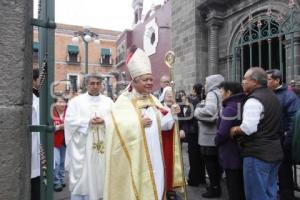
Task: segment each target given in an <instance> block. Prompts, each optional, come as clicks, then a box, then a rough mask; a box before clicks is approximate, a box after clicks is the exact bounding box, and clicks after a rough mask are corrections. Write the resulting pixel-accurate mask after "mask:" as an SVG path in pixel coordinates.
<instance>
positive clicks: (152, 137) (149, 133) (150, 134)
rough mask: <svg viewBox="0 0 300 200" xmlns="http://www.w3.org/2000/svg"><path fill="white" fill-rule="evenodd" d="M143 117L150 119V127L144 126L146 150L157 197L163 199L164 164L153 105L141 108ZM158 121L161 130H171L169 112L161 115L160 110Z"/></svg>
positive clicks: (171, 124)
mask: <svg viewBox="0 0 300 200" xmlns="http://www.w3.org/2000/svg"><path fill="white" fill-rule="evenodd" d="M142 114H143V115H144V117H149V118H150V119H151V120H152V124H151V126H150V127H147V128H145V133H146V139H147V145H148V151H149V154H150V160H151V164H152V169H153V174H154V180H155V184H156V189H157V194H158V199H160V200H161V199H163V193H164V188H165V177H164V165H163V157H162V146H161V143H160V136H161V132H159V129H158V124H157V120H156V111H155V110H154V108H153V107H148V108H147V109H142ZM159 114H160V123H161V129H162V130H163V131H167V130H171V129H172V127H173V125H174V118H173V116H172V115H171V112H168V114H167V115H165V116H163V115H162V114H161V113H160V112H159Z"/></svg>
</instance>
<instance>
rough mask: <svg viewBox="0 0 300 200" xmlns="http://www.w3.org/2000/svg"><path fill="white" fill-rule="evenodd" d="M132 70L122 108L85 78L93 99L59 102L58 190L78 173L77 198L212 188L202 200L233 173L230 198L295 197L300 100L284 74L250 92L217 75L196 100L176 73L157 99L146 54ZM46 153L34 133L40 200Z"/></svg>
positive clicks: (161, 195) (252, 74) (251, 75)
mask: <svg viewBox="0 0 300 200" xmlns="http://www.w3.org/2000/svg"><path fill="white" fill-rule="evenodd" d="M126 64H127V66H128V70H129V73H130V76H131V78H132V81H131V83H130V84H129V86H128V87H127V88H126V90H125V91H124V92H123V93H122V94H121V95H120V96H119V97H118V98H117V100H116V101H115V102H114V101H112V100H111V99H110V98H108V97H106V96H104V95H102V94H101V77H100V76H98V75H97V74H90V75H88V76H87V77H86V78H85V81H86V87H87V92H85V93H83V94H80V95H78V96H76V97H74V98H72V99H71V100H69V101H68V102H67V101H66V100H65V99H64V98H63V97H62V96H59V95H58V96H57V98H56V99H55V106H54V107H53V124H54V127H55V133H54V191H56V192H59V191H62V190H63V188H64V187H65V186H66V184H65V182H64V178H65V171H68V174H69V181H68V188H69V190H70V192H71V200H100V199H105V200H115V199H116V200H117V199H122V200H132V199H153V200H154V199H157V200H162V199H178V194H179V193H181V194H182V195H181V196H183V197H185V198H186V184H187V185H189V186H192V187H197V186H199V185H207V187H206V190H207V191H206V192H205V193H203V194H202V197H203V198H216V197H220V196H221V193H222V188H221V184H220V182H221V179H222V176H224V175H223V174H225V177H226V187H227V191H228V196H229V199H230V200H243V199H247V200H259V199H261V200H268V199H270V200H273V199H274V200H275V199H277V195H278V194H277V193H278V192H279V197H280V199H281V200H290V199H295V197H294V182H293V181H294V180H293V171H292V165H293V163H294V162H299V160H300V159H299V154H297V153H293V152H300V149H299V145H300V144H299V142H300V133H299V134H297V133H298V130H299V124H297V123H295V122H298V121H299V120H300V111H299V107H300V100H299V97H298V96H297V95H296V93H295V92H294V91H293V86H292V85H291V86H290V87H289V86H287V85H286V84H284V83H283V75H282V72H280V71H279V70H276V69H274V70H269V71H265V70H264V69H262V68H259V67H252V68H250V69H249V70H248V71H247V72H246V73H245V74H244V77H243V80H242V84H241V83H239V82H232V81H227V80H225V78H224V77H223V76H222V75H220V74H214V75H210V76H208V77H206V79H205V83H204V84H201V83H197V84H195V85H193V87H192V91H191V93H190V94H188V93H187V92H185V91H183V90H180V91H178V92H177V93H176V94H174V93H173V89H172V85H171V84H170V83H171V80H170V78H169V76H167V75H164V76H162V77H161V79H160V85H161V88H160V89H159V90H157V91H154V92H153V91H152V88H153V76H152V71H151V64H150V60H149V58H148V56H147V55H146V54H145V53H144V52H143V51H142V50H141V49H138V48H132V49H131V51H130V53H129V56H128V58H127V60H126ZM38 77H39V75H38V70H34V73H33V87H34V89H33V107H32V108H33V112H32V113H33V115H32V123H33V124H39V120H38V110H39V108H38V107H39V105H38V89H37V88H38V84H39V78H38ZM152 94H153V95H152ZM297 138H298V139H297ZM182 142H186V143H187V144H188V158H189V173H188V177H187V181H186V178H185V176H184V173H183V163H182V155H181V153H182V152H181V144H182ZM38 147H39V135H38V133H32V175H31V178H32V179H31V188H32V199H39V181H40V178H39V168H40V165H39V163H40V161H39V159H40V158H39V148H38ZM206 176H208V180H207V179H206Z"/></svg>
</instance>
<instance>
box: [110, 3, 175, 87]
mask: <svg viewBox="0 0 300 200" xmlns="http://www.w3.org/2000/svg"><path fill="white" fill-rule="evenodd" d="M132 7H133V9H134V14H135V15H134V16H135V17H134V25H133V28H132V30H125V31H124V32H123V33H122V34H121V35H120V37H119V39H118V40H117V59H116V68H117V70H118V71H119V73H120V75H121V74H122V75H124V74H125V72H126V79H127V80H128V79H130V77H129V75H128V73H127V69H126V64H125V60H126V57H127V53H128V49H129V48H130V47H131V46H132V45H136V46H137V47H139V48H141V49H143V50H145V51H146V53H147V55H148V56H149V58H150V61H151V64H152V73H153V76H154V90H156V89H158V88H159V79H160V77H161V76H162V75H168V74H169V71H168V68H167V66H166V65H165V64H164V57H165V54H166V52H167V51H169V50H171V2H170V1H165V3H164V4H163V5H157V6H153V7H152V8H151V10H150V11H149V12H148V13H147V14H146V16H142V9H143V1H142V0H133V3H132ZM120 78H122V77H121V76H119V79H120ZM123 78H124V76H123ZM120 87H123V86H122V85H120Z"/></svg>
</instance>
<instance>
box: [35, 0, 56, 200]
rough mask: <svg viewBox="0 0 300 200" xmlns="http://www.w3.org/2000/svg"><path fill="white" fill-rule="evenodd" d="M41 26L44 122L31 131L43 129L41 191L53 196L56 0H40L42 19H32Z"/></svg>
mask: <svg viewBox="0 0 300 200" xmlns="http://www.w3.org/2000/svg"><path fill="white" fill-rule="evenodd" d="M32 25H33V26H37V27H38V34H39V43H40V48H39V68H40V78H41V87H40V125H38V126H31V127H30V130H31V132H40V137H41V140H40V141H41V173H40V174H41V175H40V178H41V183H40V185H41V191H40V196H41V199H42V200H52V199H53V166H54V165H53V132H54V127H53V125H52V117H51V116H52V110H51V104H52V103H53V98H52V96H51V91H50V90H51V84H52V83H53V81H54V38H55V32H54V31H55V28H56V24H55V22H54V0H40V1H39V16H38V19H32Z"/></svg>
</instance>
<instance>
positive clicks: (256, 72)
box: [249, 67, 268, 86]
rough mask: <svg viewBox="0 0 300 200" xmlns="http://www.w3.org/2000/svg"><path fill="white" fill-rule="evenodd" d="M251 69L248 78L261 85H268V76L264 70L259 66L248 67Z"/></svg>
mask: <svg viewBox="0 0 300 200" xmlns="http://www.w3.org/2000/svg"><path fill="white" fill-rule="evenodd" d="M249 70H250V71H251V75H250V79H251V80H254V81H256V82H257V83H258V84H260V85H262V86H267V85H268V76H267V73H266V71H265V70H264V69H263V68H261V67H252V68H250V69H249Z"/></svg>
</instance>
